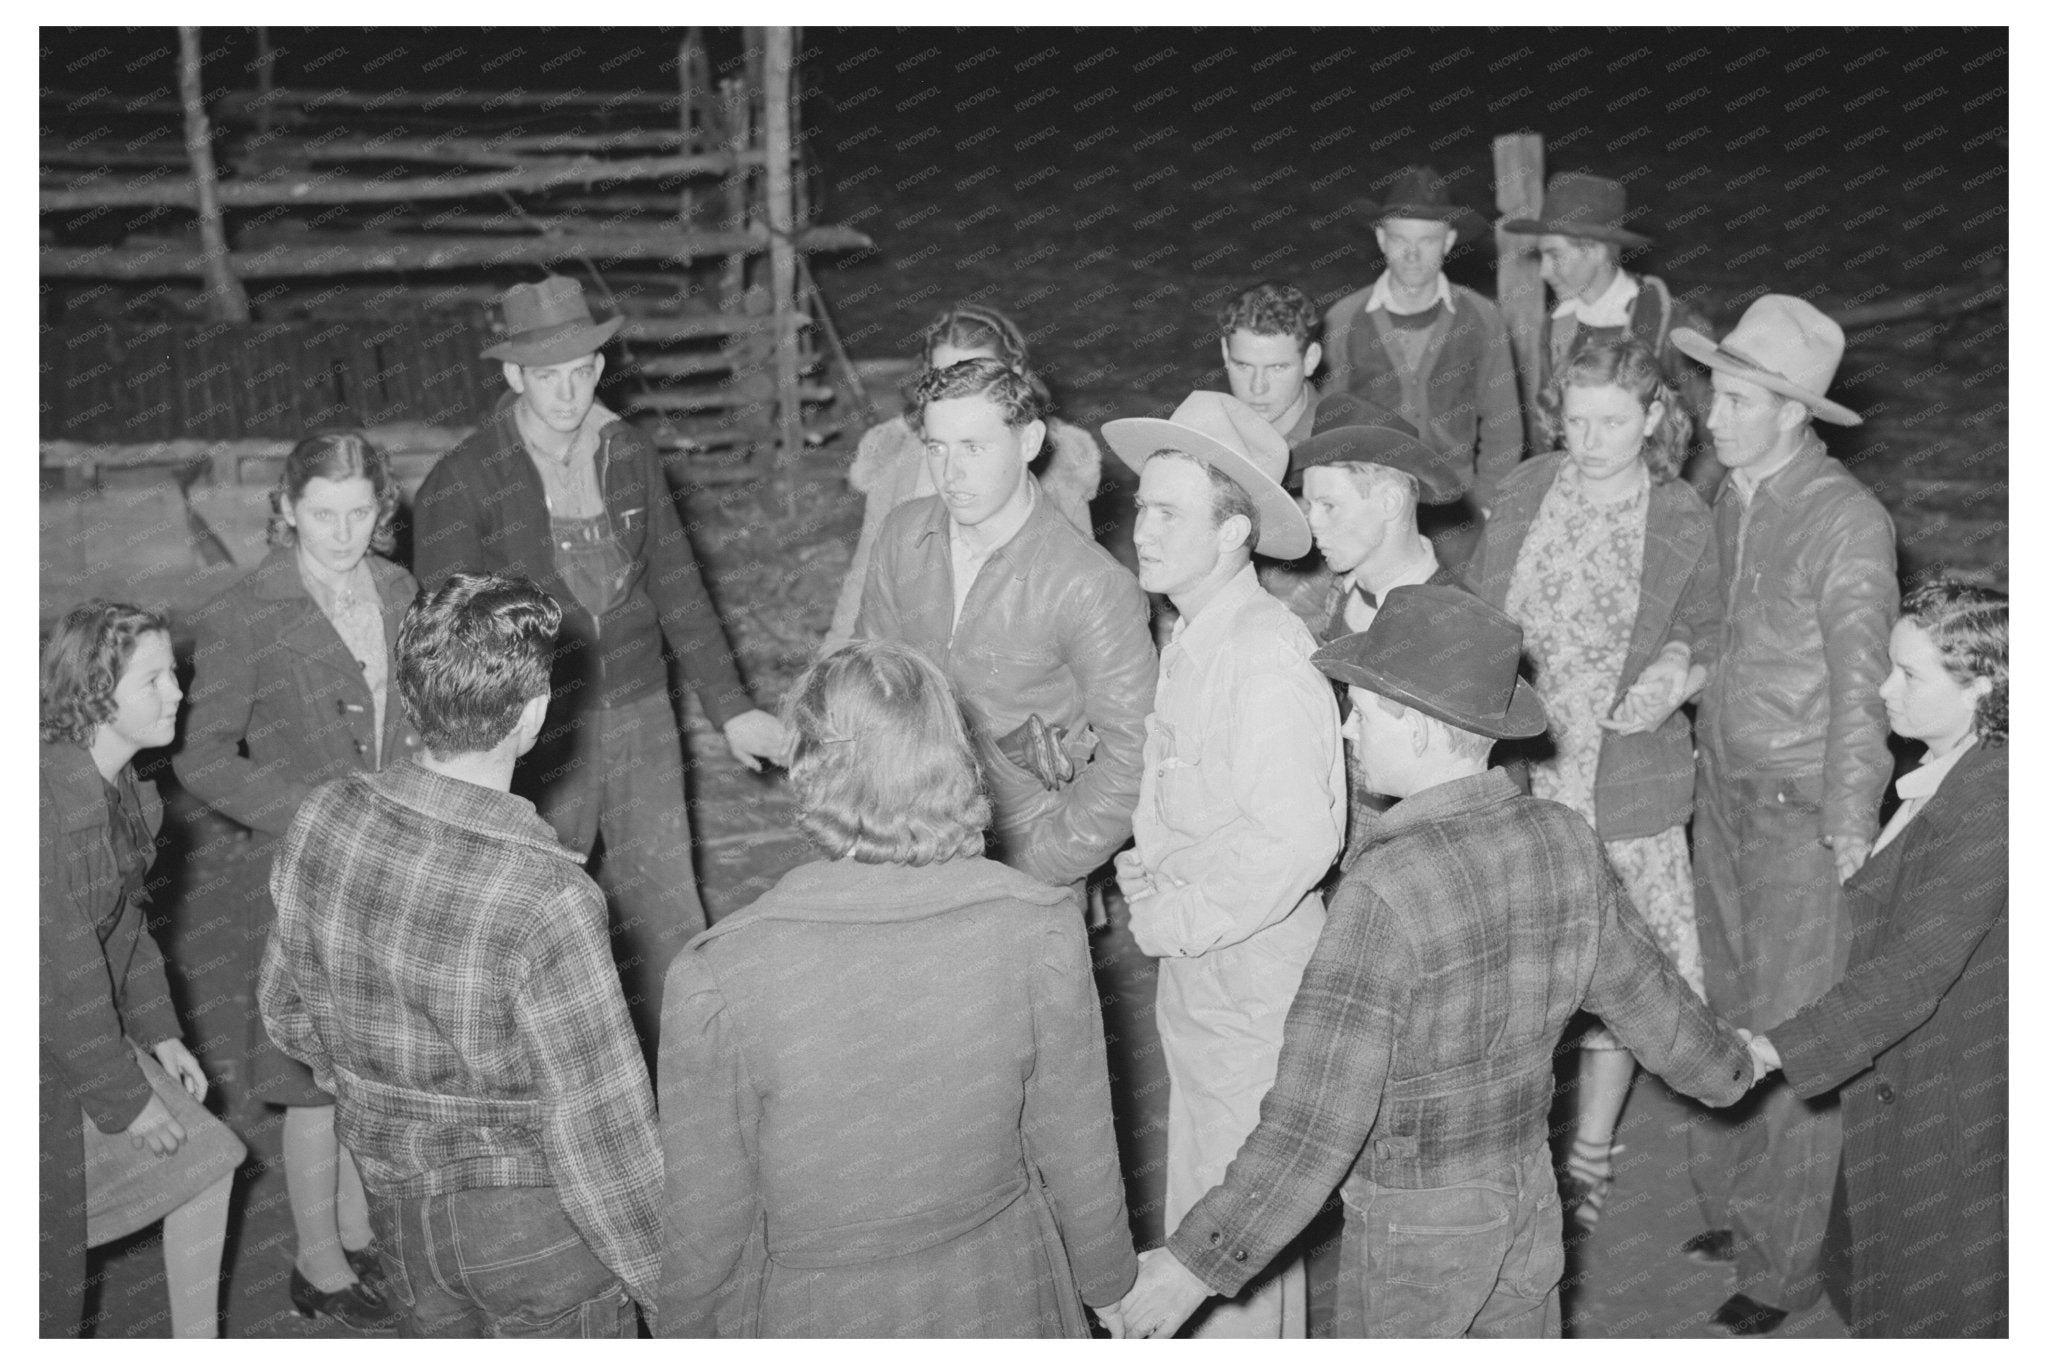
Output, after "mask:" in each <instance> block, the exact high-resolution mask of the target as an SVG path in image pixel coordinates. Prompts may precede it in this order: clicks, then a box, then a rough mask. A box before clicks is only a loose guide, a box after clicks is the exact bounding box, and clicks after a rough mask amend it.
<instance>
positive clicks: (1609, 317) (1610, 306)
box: [1550, 270, 1642, 327]
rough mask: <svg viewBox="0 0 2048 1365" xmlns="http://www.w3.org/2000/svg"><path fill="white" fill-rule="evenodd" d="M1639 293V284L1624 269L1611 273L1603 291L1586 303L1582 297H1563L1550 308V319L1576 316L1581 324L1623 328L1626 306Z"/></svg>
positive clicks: (1625, 320) (1626, 311) (1626, 316)
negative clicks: (1611, 277) (1561, 300)
mask: <svg viewBox="0 0 2048 1365" xmlns="http://www.w3.org/2000/svg"><path fill="white" fill-rule="evenodd" d="M1641 292H1642V284H1641V283H1640V282H1639V281H1638V280H1637V279H1636V277H1635V276H1633V275H1631V274H1629V273H1628V272H1627V271H1626V270H1617V271H1615V272H1614V278H1613V279H1612V280H1610V281H1608V284H1607V292H1606V293H1604V294H1602V295H1601V296H1600V297H1599V298H1597V299H1594V300H1593V301H1592V302H1591V303H1587V302H1585V301H1584V300H1582V299H1566V300H1564V302H1562V303H1560V304H1558V305H1557V307H1555V308H1553V309H1551V310H1550V316H1552V317H1554V318H1568V317H1573V316H1576V317H1577V318H1578V320H1579V325H1580V326H1582V327H1626V326H1627V325H1628V321H1629V317H1628V310H1629V305H1630V304H1632V303H1634V302H1635V301H1636V295H1637V294H1639V293H1641Z"/></svg>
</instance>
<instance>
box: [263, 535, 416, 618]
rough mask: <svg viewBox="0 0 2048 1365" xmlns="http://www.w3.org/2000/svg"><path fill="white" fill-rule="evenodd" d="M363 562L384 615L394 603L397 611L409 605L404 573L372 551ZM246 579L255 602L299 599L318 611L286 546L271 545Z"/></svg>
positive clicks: (294, 556)
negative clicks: (251, 584) (249, 583)
mask: <svg viewBox="0 0 2048 1365" xmlns="http://www.w3.org/2000/svg"><path fill="white" fill-rule="evenodd" d="M363 558H364V560H365V562H367V563H368V564H369V566H370V578H371V580H372V581H373V582H375V583H376V585H377V600H378V601H379V602H381V603H382V604H383V605H384V607H385V608H386V609H387V611H388V609H389V608H390V607H391V606H393V605H394V603H395V604H396V605H397V607H398V608H399V610H401V611H403V610H404V609H405V608H406V607H408V606H410V605H412V604H411V601H410V599H408V598H406V597H405V596H404V589H403V587H402V586H401V585H402V584H403V582H404V580H405V570H403V569H401V568H399V567H398V566H397V565H396V564H393V563H392V562H391V561H390V560H388V559H386V558H384V557H383V556H382V555H380V554H377V553H376V552H375V551H372V552H370V553H369V554H367V555H365V556H364V557H363ZM250 578H251V580H252V583H253V586H254V589H255V593H256V597H257V599H258V600H259V601H264V602H283V601H289V600H290V599H292V598H294V597H297V598H303V599H304V600H305V602H306V603H307V605H309V606H313V607H314V608H315V610H317V609H318V607H317V604H315V603H314V602H313V595H312V594H311V593H309V592H307V591H306V583H305V580H304V579H302V578H300V577H299V552H298V551H297V550H294V549H293V548H292V547H291V546H289V545H273V546H272V547H271V548H270V552H269V553H268V554H266V555H264V556H263V560H262V562H261V563H259V564H258V565H257V566H256V568H255V569H254V571H253V572H252V573H251V575H250Z"/></svg>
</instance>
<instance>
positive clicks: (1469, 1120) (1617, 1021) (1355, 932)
mask: <svg viewBox="0 0 2048 1365" xmlns="http://www.w3.org/2000/svg"><path fill="white" fill-rule="evenodd" d="M1582 1003H1583V1005H1584V1006H1585V1007H1586V1008H1587V1009H1590V1010H1593V1011H1594V1012H1595V1013H1597V1014H1599V1015H1600V1017H1601V1018H1602V1019H1603V1020H1604V1021H1605V1022H1606V1024H1607V1026H1608V1027H1609V1028H1611V1029H1613V1030H1614V1032H1615V1033H1616V1034H1617V1035H1618V1036H1619V1037H1620V1038H1621V1040H1622V1042H1624V1043H1626V1044H1627V1045H1628V1047H1629V1048H1630V1050H1632V1051H1633V1052H1634V1053H1635V1054H1636V1056H1637V1057H1638V1058H1640V1059H1641V1060H1642V1063H1643V1065H1644V1066H1646V1067H1648V1068H1649V1069H1650V1070H1652V1071H1655V1072H1657V1073H1658V1074H1659V1075H1661V1076H1663V1077H1664V1078H1665V1079H1666V1080H1668V1081H1669V1082H1670V1083H1671V1084H1672V1085H1674V1086H1676V1087H1677V1088H1678V1089H1680V1090H1682V1091H1684V1092H1685V1093H1687V1094H1689V1095H1693V1096H1695V1097H1697V1098H1699V1099H1702V1100H1704V1101H1706V1102H1707V1103H1709V1104H1713V1105H1725V1104H1730V1103H1732V1102H1733V1101H1735V1100H1736V1099H1738V1098H1740V1097H1741V1095H1742V1094H1743V1093H1744V1092H1745V1091H1746V1090H1747V1089H1748V1088H1749V1078H1750V1064H1749V1051H1748V1048H1747V1047H1746V1046H1745V1045H1744V1044H1743V1042H1742V1040H1741V1038H1740V1037H1738V1036H1737V1035H1736V1033H1735V1030H1734V1029H1732V1028H1730V1027H1729V1026H1727V1025H1726V1024H1724V1023H1722V1022H1721V1021H1720V1020H1719V1019H1717V1018H1715V1017H1714V1015H1713V1014H1712V1013H1711V1012H1710V1011H1709V1010H1708V1009H1707V1007H1706V1006H1705V1005H1704V1004H1702V1003H1701V1002H1700V999H1699V997H1698V996H1696V995H1694V994H1693V993H1692V990H1691V988H1689V987H1688V986H1687V985H1686V984H1685V982H1684V981H1683V980H1682V979H1680V977H1679V975H1678V973H1677V972H1676V971H1674V970H1673V969H1672V967H1671V965H1670V964H1669V963H1668V962H1666V961H1665V959H1664V955H1663V954H1662V953H1661V952H1659V951H1658V948H1657V945H1656V943H1655V941H1654V940H1653V939H1652V938H1651V936H1650V931H1649V928H1648V927H1647V926H1646V925H1645V924H1644V923H1643V921H1642V919H1641V918H1640V917H1639V916H1638V915H1637V914H1636V911H1635V909H1634V907H1633V906H1631V905H1630V904H1629V900H1628V894H1627V892H1625V891H1623V890H1622V888H1621V885H1620V883H1619V882H1617V881H1616V880H1615V877H1614V873H1613V872H1612V871H1611V870H1610V869H1609V868H1608V865H1607V860H1606V857H1605V855H1604V854H1603V853H1602V852H1601V848H1600V844H1599V841H1598V839H1597V838H1596V837H1595V836H1594V834H1593V831H1592V829H1591V827H1589V826H1588V825H1587V824H1586V822H1585V821H1584V820H1582V819H1580V818H1579V816H1578V815H1576V814H1574V813H1573V812H1572V811H1570V810H1568V809H1566V808H1565V807H1563V806H1560V805H1557V804H1555V803H1553V802H1549V801H1539V800H1536V799H1534V798H1532V797H1526V796H1522V795H1520V794H1519V793H1517V792H1516V790H1515V787H1514V784H1513V783H1512V782H1511V781H1510V780H1509V779H1508V777H1507V775H1506V774H1505V773H1504V772H1502V771H1501V770H1500V769H1498V768H1494V769H1490V770H1488V771H1487V772H1485V773H1482V774H1479V775H1477V776H1474V777H1467V778H1460V779H1458V780H1457V781H1454V782H1447V783H1444V784H1443V785H1441V786H1438V787H1433V788H1431V789H1429V790H1428V791H1425V792H1421V793H1418V794H1417V795H1414V796H1411V797H1409V798H1408V799H1407V800H1405V801H1403V802H1401V803H1400V804H1399V805H1397V806H1395V807H1394V808H1393V809H1392V810H1390V811H1388V812H1387V814H1386V815H1385V816H1383V817H1382V818H1381V820H1380V822H1379V825H1378V827H1377V828H1376V829H1375V831H1374V833H1373V838H1372V841H1371V842H1370V843H1369V844H1367V845H1366V847H1365V851H1364V855H1363V856H1362V857H1361V858H1360V860H1359V861H1358V863H1357V864H1356V865H1355V866H1354V867H1353V868H1352V870H1351V872H1350V873H1349V874H1348V875H1347V876H1346V877H1345V879H1344V881H1343V883H1342V885H1340V886H1339V888H1338V890H1337V895H1336V898H1335V899H1334V900H1333V901H1332V902H1331V905H1330V914H1329V922H1328V923H1327V925H1326V926H1325V927H1324V929H1323V936H1322V939H1321V941H1320V942H1318V943H1317V945H1316V951H1315V956H1313V957H1311V958H1310V959H1309V963H1308V969H1307V971H1306V972H1305V973H1304V974H1303V976H1302V978H1301V989H1300V990H1299V991H1298V992H1296V993H1295V997H1294V1006H1293V1008H1292V1009H1291V1010H1290V1011H1289V1012H1288V1015H1287V1034H1286V1043H1285V1045H1284V1046H1283V1048H1282V1050H1281V1053H1280V1071H1279V1075H1278V1077H1277V1078H1276V1079H1275V1080H1274V1082H1273V1088H1272V1090H1270V1091H1269V1092H1267V1095H1266V1099H1265V1103H1264V1104H1263V1105H1262V1106H1261V1107H1260V1112H1259V1126H1258V1128H1257V1129H1256V1130H1254V1131H1253V1133H1252V1135H1251V1136H1250V1137H1248V1138H1246V1139H1245V1142H1244V1146H1243V1147H1242V1148H1240V1149H1239V1151H1238V1154H1237V1159H1236V1160H1235V1161H1233V1162H1232V1163H1231V1165H1230V1173H1229V1175H1228V1176H1227V1177H1226V1178H1225V1180H1224V1182H1223V1184H1221V1185H1219V1186H1218V1187H1217V1188H1215V1189H1213V1190H1211V1191H1210V1192H1209V1193H1208V1194H1207V1195H1206V1196H1204V1197H1203V1199H1202V1201H1201V1202H1200V1203H1198V1204H1196V1205H1195V1207H1194V1208H1193V1209H1192V1210H1190V1211H1189V1213H1188V1215H1187V1217H1186V1218H1184V1219H1183V1220H1181V1224H1180V1227H1179V1228H1178V1230H1176V1231H1175V1232H1174V1234H1173V1237H1172V1239H1171V1241H1170V1242H1169V1245H1170V1246H1171V1247H1172V1249H1173V1254H1174V1255H1175V1256H1176V1257H1177V1258H1179V1260H1180V1261H1181V1262H1182V1264H1184V1265H1186V1266H1187V1267H1188V1268H1189V1269H1190V1270H1192V1271H1194V1273H1195V1274H1196V1275H1197V1276H1199V1277H1200V1278H1201V1279H1202V1280H1203V1281H1204V1282H1206V1283H1207V1284H1208V1285H1209V1286H1210V1287H1211V1288H1212V1289H1215V1290H1216V1291H1217V1292H1218V1293H1221V1294H1234V1293H1236V1292H1237V1291H1238V1289H1239V1288H1240V1287H1241V1286H1242V1285H1243V1284H1244V1283H1245V1281H1246V1280H1248V1279H1249V1278H1251V1276H1252V1275H1253V1274H1255V1273H1256V1272H1257V1271H1258V1270H1260V1269H1261V1268H1262V1267H1263V1266H1264V1265H1265V1264H1266V1263H1267V1262H1268V1261H1270V1260H1271V1259H1272V1258H1273V1257H1274V1256H1275V1255H1276V1254H1277V1253H1278V1252H1279V1251H1280V1249H1281V1248H1282V1247H1284V1246H1285V1245H1286V1244H1287V1242H1288V1241H1289V1240H1290V1239H1292V1238H1293V1237H1294V1235H1295V1234H1296V1233H1298V1232H1299V1231H1300V1230H1301V1229H1302V1227H1303V1226H1304V1225H1305V1224H1306V1223H1307V1222H1308V1220H1309V1219H1310V1218H1311V1217H1312V1216H1313V1215H1314V1214H1315V1212H1316V1210H1317V1209H1319V1208H1321V1207H1322V1204H1323V1200H1324V1199H1325V1198H1327V1197H1328V1195H1329V1193H1330V1190H1331V1189H1332V1188H1333V1187H1335V1185H1336V1184H1337V1182H1338V1181H1339V1180H1341V1179H1343V1178H1344V1174H1345V1172H1346V1171H1347V1170H1349V1169H1351V1167H1352V1163H1353V1160H1354V1159H1356V1161H1357V1169H1356V1178H1359V1179H1363V1180H1367V1181H1370V1182H1372V1183H1374V1184H1378V1185H1391V1186H1394V1187H1397V1188H1401V1189H1432V1188H1437V1187H1440V1186H1444V1185H1450V1184H1455V1183H1457V1182H1459V1181H1461V1180H1466V1179H1470V1178H1472V1177H1473V1176H1476V1175H1479V1174H1481V1173H1483V1172H1485V1171H1488V1170H1491V1169H1493V1168H1496V1167H1499V1166H1503V1165H1506V1164H1508V1163H1510V1162H1512V1161H1514V1160H1516V1159H1518V1158H1520V1157H1522V1156H1524V1155H1526V1154H1527V1153H1528V1152H1530V1151H1531V1150H1533V1149H1535V1148H1538V1147H1540V1146H1542V1145H1543V1143H1544V1142H1545V1140H1546V1138H1547V1136H1548V1134H1547V1132H1546V1129H1545V1121H1546V1119H1547V1117H1548V1115H1549V1111H1550V1099H1551V1055H1552V1053H1553V1052H1554V1051H1555V1050H1556V1048H1557V1041H1558V1037H1559V1035H1561V1034H1562V1033H1563V1032H1564V1029H1565V1026H1566V1024H1568V1023H1569V1022H1570V1021H1571V1017H1572V1015H1573V1013H1574V1012H1575V1011H1577V1010H1578V1009H1579V1007H1580V1006H1581V1004H1582Z"/></svg>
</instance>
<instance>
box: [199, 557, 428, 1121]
mask: <svg viewBox="0 0 2048 1365" xmlns="http://www.w3.org/2000/svg"><path fill="white" fill-rule="evenodd" d="M363 562H364V563H365V564H366V565H368V566H369V570H370V577H371V580H372V582H374V583H375V584H376V588H377V603H378V607H379V610H380V611H381V612H382V614H383V617H384V648H385V652H386V658H387V659H395V655H396V651H397V643H398V627H399V625H400V623H401V622H402V621H403V619H404V616H405V610H406V608H407V607H409V606H410V605H412V599H413V594H414V590H415V585H414V583H413V578H412V575H411V574H409V573H407V572H406V571H405V570H404V569H402V568H400V567H399V566H398V565H396V564H393V563H392V562H391V561H390V560H388V559H383V558H381V557H379V556H377V555H374V554H372V555H369V556H367V557H366V558H365V559H364V561H363ZM192 667H193V676H192V691H191V694H190V703H189V708H188V710H187V711H186V715H185V743H184V747H183V748H182V749H180V750H179V752H178V753H177V755H176V756H175V757H174V758H173V759H172V761H171V762H172V767H173V769H174V770H175V771H176V772H177V775H178V781H179V782H180V783H181V784H183V786H184V787H185V789H186V790H187V791H189V792H191V793H192V794H193V795H194V796H197V797H198V798H199V799H200V800H202V801H204V802H206V804H208V805H209V806H212V807H213V808H214V809H215V810H217V811H219V812H220V813H221V814H222V815H225V816H227V817H228V818H229V819H231V820H234V821H236V822H237V823H239V824H242V825H244V826H246V827H247V828H248V829H249V830H250V832H251V836H252V837H251V838H250V840H249V842H248V845H247V846H246V847H245V848H243V849H241V850H240V853H239V856H238V857H236V858H234V859H232V860H231V861H230V862H229V865H228V872H227V876H226V879H225V884H224V886H223V888H222V898H223V899H224V900H226V901H227V902H228V903H229V904H230V905H232V906H233V908H234V912H235V914H236V915H237V917H238V919H239V922H240V925H241V931H242V936H243V951H244V958H245V962H244V967H245V971H246V980H247V982H248V984H249V988H250V990H251V991H252V992H253V990H254V987H255V982H256V974H257V971H258V969H259V968H260V967H261V965H262V961H263V945H264V941H265V940H266V939H267V938H268V937H269V934H270V926H271V923H272V921H273V920H274V919H275V918H276V915H275V912H274V910H273V909H272V907H271V903H270V863H271V858H272V856H273V855H274V854H275V853H276V851H277V843H278V841H279V840H280V839H282V838H283V837H284V833H285V831H286V830H287V829H289V828H291V823H292V817H293V816H294V815H296V814H298V810H299V806H300V805H301V804H302V803H303V802H304V801H305V800H306V798H307V797H308V796H311V795H312V794H313V790H314V788H316V787H318V786H319V785H320V784H321V783H323V782H328V781H331V780H333V779H334V778H338V777H346V776H348V775H349V774H350V773H357V772H371V771H374V770H375V763H376V754H377V749H376V743H375V741H376V736H375V734H374V733H373V728H374V724H375V722H374V717H375V715H376V711H375V707H374V703H373V700H372V698H371V696H370V688H369V684H368V683H367V682H365V681H364V679H363V669H362V665H361V664H360V663H358V662H357V661H356V657H355V656H354V655H353V654H351V653H349V649H348V646H347V645H346V644H344V643H343V642H342V639H341V636H340V635H339V634H338V633H337V632H336V631H335V629H334V626H333V623H331V622H330V621H329V620H328V619H327V614H326V613H325V612H323V611H321V610H320V606H319V604H318V603H316V602H315V601H314V600H313V598H312V596H311V594H309V593H308V592H307V591H306V585H305V583H304V582H303V581H302V580H301V579H300V577H299V566H298V551H296V550H294V549H291V548H289V547H279V548H276V549H273V550H271V552H270V553H269V554H268V555H266V556H265V557H264V559H263V562H262V563H260V564H258V565H257V566H256V568H255V569H254V570H252V571H251V572H250V573H249V574H247V575H246V576H244V577H243V578H241V579H240V580H238V581H236V582H235V583H232V584H230V585H229V586H228V587H227V588H226V589H225V590H224V591H223V592H221V594H220V595H219V596H217V597H215V598H214V599H213V600H212V601H210V602H208V603H207V604H206V605H205V606H204V607H202V608H200V610H199V614H198V643H197V644H196V645H195V646H194V649H193V656H192ZM418 747H419V737H418V736H417V735H416V734H415V733H414V732H413V728H412V726H411V724H410V723H409V722H407V720H406V719H405V708H404V707H403V706H402V705H400V704H399V700H398V681H397V677H396V667H395V663H394V666H393V668H392V676H391V678H390V681H389V682H388V683H387V684H386V688H385V696H384V734H383V759H384V763H385V765H386V766H389V765H390V764H392V763H394V762H396V761H397V760H398V759H399V758H401V757H403V756H404V755H406V754H408V753H415V752H418ZM208 899H209V900H210V899H211V898H210V897H209V898H208ZM249 1042H250V1048H251V1058H252V1063H251V1066H250V1068H249V1070H250V1075H249V1077H248V1080H249V1083H250V1084H251V1085H253V1086H254V1087H255V1088H256V1089H258V1090H260V1091H262V1092H263V1093H264V1094H265V1095H267V1096H269V1097H270V1098H271V1100H272V1102H273V1103H292V1104H299V1103H305V1104H318V1103H325V1102H326V1100H325V1097H324V1096H323V1095H321V1094H320V1093H319V1092H318V1091H317V1090H315V1089H314V1088H313V1087H312V1085H311V1083H310V1079H309V1077H308V1076H307V1075H306V1074H305V1073H304V1072H303V1070H302V1069H301V1068H299V1067H297V1066H296V1065H293V1064H291V1063H290V1062H289V1061H288V1060H287V1059H286V1058H285V1057H284V1056H283V1055H282V1054H281V1053H278V1052H277V1051H276V1050H275V1049H274V1048H273V1047H272V1046H271V1044H270V1041H269V1038H268V1036H267V1035H265V1033H264V1032H263V1029H262V1026H261V1022H260V1020H258V1019H257V1017H256V1015H255V1011H254V1006H253V999H252V1001H251V1006H250V1018H249ZM273 1086H276V1087H281V1088H278V1089H272V1087H273Z"/></svg>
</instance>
